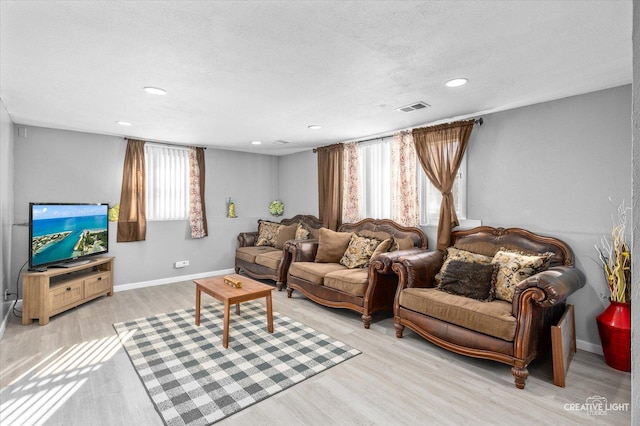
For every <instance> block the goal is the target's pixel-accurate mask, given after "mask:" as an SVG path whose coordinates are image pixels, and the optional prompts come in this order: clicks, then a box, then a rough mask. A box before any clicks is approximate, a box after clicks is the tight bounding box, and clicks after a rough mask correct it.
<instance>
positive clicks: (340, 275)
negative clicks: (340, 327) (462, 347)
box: [286, 219, 427, 328]
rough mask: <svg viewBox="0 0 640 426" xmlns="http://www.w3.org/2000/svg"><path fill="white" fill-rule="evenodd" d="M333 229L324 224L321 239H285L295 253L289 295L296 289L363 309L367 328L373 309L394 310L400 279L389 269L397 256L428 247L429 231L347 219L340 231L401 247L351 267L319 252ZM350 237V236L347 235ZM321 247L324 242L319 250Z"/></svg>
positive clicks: (318, 299)
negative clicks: (367, 262)
mask: <svg viewBox="0 0 640 426" xmlns="http://www.w3.org/2000/svg"><path fill="white" fill-rule="evenodd" d="M332 232H334V231H329V230H326V229H325V228H323V229H321V230H320V236H319V239H318V240H313V241H300V240H295V241H289V242H288V243H287V244H286V247H287V248H288V249H289V251H290V252H291V255H292V263H291V266H290V267H289V273H288V277H287V295H288V297H291V295H292V293H293V291H294V290H299V291H300V292H301V293H302V294H304V295H305V296H306V297H308V298H309V299H311V300H313V301H315V302H317V303H319V304H321V305H324V306H328V307H332V308H346V309H351V310H353V311H356V312H359V313H360V314H362V321H363V323H364V328H369V326H370V324H371V317H372V314H373V313H375V312H378V311H389V312H392V311H393V299H394V296H395V291H396V287H397V284H398V277H397V276H396V274H394V273H393V271H392V270H391V266H392V264H393V260H394V259H395V258H396V257H398V256H401V255H402V254H410V253H417V252H423V251H426V248H427V237H426V236H425V235H424V233H423V232H422V231H421V230H420V229H418V228H410V227H403V226H400V225H398V224H397V223H395V222H393V221H391V220H387V219H378V220H375V219H364V220H362V221H360V222H357V223H345V224H343V225H341V226H340V228H338V233H346V234H347V235H352V234H361V235H367V236H370V237H373V238H378V239H379V240H387V241H388V240H392V241H389V242H388V244H389V245H393V243H395V246H394V247H393V248H397V249H398V250H394V251H392V252H383V253H380V254H375V255H373V256H372V257H371V258H370V263H369V266H368V267H355V268H352V269H350V268H347V267H346V266H344V265H342V264H340V263H339V262H338V261H326V260H327V259H320V258H319V256H318V254H319V253H318V251H319V250H318V249H319V247H320V246H321V244H324V243H323V235H329V234H330V233H332ZM391 237H393V238H391ZM346 240H347V241H349V237H348V236H347V237H346ZM389 248H391V247H389ZM341 250H342V252H344V251H345V248H344V247H342V248H341ZM322 251H323V249H322V248H321V249H320V252H321V253H322ZM338 251H339V250H338ZM339 256H342V253H340V255H339ZM339 256H338V259H339V258H340V257H339Z"/></svg>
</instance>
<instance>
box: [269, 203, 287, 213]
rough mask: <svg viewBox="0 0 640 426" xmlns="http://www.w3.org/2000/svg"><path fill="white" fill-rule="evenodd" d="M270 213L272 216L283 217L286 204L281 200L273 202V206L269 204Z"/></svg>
mask: <svg viewBox="0 0 640 426" xmlns="http://www.w3.org/2000/svg"><path fill="white" fill-rule="evenodd" d="M269 213H271V215H272V216H282V214H283V213H284V203H283V202H282V201H280V200H273V201H272V202H271V204H269Z"/></svg>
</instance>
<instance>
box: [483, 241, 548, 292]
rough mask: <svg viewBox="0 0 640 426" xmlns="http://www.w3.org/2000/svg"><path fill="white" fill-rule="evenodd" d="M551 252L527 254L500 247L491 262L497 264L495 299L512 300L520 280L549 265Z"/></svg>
mask: <svg viewBox="0 0 640 426" xmlns="http://www.w3.org/2000/svg"><path fill="white" fill-rule="evenodd" d="M552 256H553V253H543V254H539V255H528V254H524V253H520V252H516V251H511V250H506V249H504V248H501V249H500V250H499V251H498V252H497V253H496V255H495V256H493V259H492V260H491V263H493V264H497V265H498V276H497V279H496V299H500V300H505V301H507V302H512V301H513V293H514V291H515V290H516V286H517V285H518V283H520V281H522V280H525V279H527V278H529V277H530V276H532V275H535V274H537V273H538V272H542V271H544V270H546V269H547V268H548V267H549V264H550V262H551V257H552Z"/></svg>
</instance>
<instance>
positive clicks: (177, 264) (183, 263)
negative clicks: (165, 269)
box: [173, 260, 189, 269]
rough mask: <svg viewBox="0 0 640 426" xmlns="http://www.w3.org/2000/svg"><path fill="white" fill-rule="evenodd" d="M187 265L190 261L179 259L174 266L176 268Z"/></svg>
mask: <svg viewBox="0 0 640 426" xmlns="http://www.w3.org/2000/svg"><path fill="white" fill-rule="evenodd" d="M185 266H189V261H188V260H179V261H177V262H176V263H174V265H173V267H174V268H176V269H177V268H184V267H185Z"/></svg>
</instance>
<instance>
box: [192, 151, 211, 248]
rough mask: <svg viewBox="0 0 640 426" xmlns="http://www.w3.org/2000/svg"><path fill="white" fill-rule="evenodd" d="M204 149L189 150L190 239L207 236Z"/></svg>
mask: <svg viewBox="0 0 640 426" xmlns="http://www.w3.org/2000/svg"><path fill="white" fill-rule="evenodd" d="M204 171H205V169H204V148H195V147H191V148H190V149H189V224H190V226H191V238H203V237H206V236H207V235H208V231H207V214H206V211H205V206H204V181H205V174H204Z"/></svg>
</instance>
